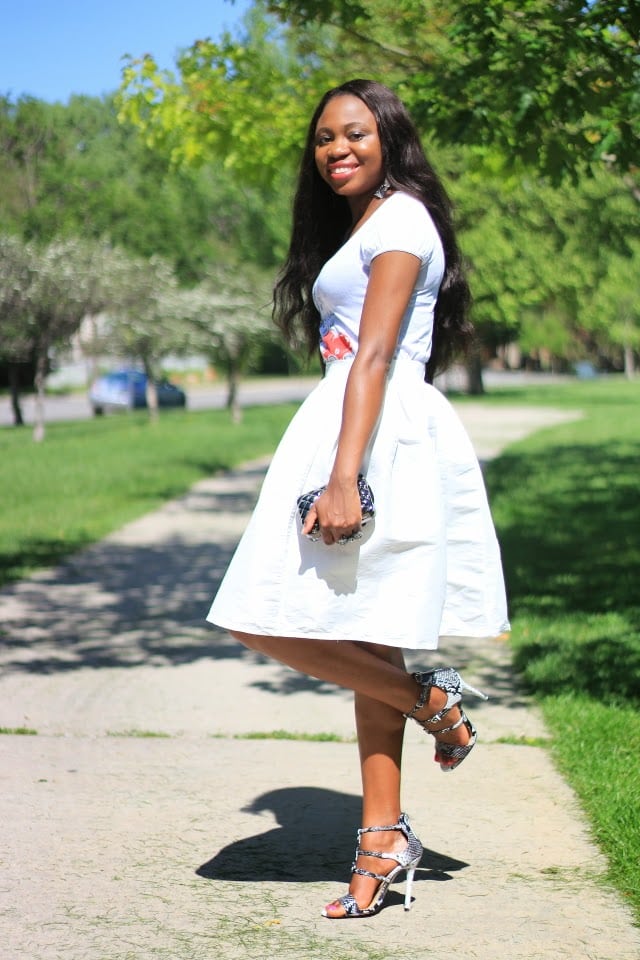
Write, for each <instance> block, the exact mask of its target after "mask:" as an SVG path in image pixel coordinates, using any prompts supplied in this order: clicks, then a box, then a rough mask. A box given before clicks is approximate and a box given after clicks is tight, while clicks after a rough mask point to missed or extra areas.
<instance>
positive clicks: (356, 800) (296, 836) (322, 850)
mask: <svg viewBox="0 0 640 960" xmlns="http://www.w3.org/2000/svg"><path fill="white" fill-rule="evenodd" d="M361 802H362V801H361V799H360V797H356V796H352V795H350V794H346V793H338V792H337V791H335V790H324V789H321V788H319V787H285V788H282V789H279V790H271V791H269V792H268V793H264V794H262V796H260V797H257V798H256V799H255V800H254V801H253V803H251V804H250V805H249V806H248V807H245V808H244V810H243V812H247V813H256V814H259V813H262V812H263V811H264V810H270V811H272V812H273V814H274V815H275V817H276V820H277V821H278V824H279V825H278V826H277V827H274V828H273V829H271V830H268V831H267V832H266V833H259V834H255V835H254V836H252V837H246V838H244V839H243V840H236V841H235V842H234V843H230V844H229V845H228V846H226V847H223V848H222V849H221V850H219V851H218V852H217V853H216V854H215V855H214V856H213V857H212V858H211V859H210V860H208V861H207V862H206V863H203V864H202V866H200V867H198V869H197V870H196V873H197V874H198V876H200V877H205V878H206V879H207V880H240V881H243V880H245V881H251V882H256V881H258V882H260V881H263V882H267V881H271V882H274V881H275V882H282V883H314V882H317V881H335V882H336V883H344V882H345V880H346V879H347V878H348V875H349V865H350V862H351V859H352V851H353V850H354V848H355V830H356V827H357V825H358V824H359V822H360V808H361ZM466 866H468V864H467V863H465V862H464V861H462V860H454V859H453V858H452V857H448V856H446V854H442V853H437V852H436V851H434V850H427V849H425V851H424V854H423V857H422V862H421V865H420V868H419V870H418V872H417V873H416V880H438V881H442V880H451V879H452V877H451V875H450V874H451V873H452V872H456V871H458V870H462V869H463V868H464V867H466Z"/></svg>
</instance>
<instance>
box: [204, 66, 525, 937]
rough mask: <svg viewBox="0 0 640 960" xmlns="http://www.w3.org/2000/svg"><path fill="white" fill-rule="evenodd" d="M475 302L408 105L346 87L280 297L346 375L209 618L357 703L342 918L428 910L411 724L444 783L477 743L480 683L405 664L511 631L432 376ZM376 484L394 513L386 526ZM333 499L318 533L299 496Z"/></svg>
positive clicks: (304, 205) (478, 500)
mask: <svg viewBox="0 0 640 960" xmlns="http://www.w3.org/2000/svg"><path fill="white" fill-rule="evenodd" d="M467 305H468V289H467V285H466V283H465V280H464V278H463V276H462V270H461V263H460V255H459V252H458V249H457V246H456V242H455V238H454V233H453V228H452V223H451V211H450V206H449V203H448V200H447V197H446V194H445V192H444V190H443V188H442V186H441V184H440V182H439V180H438V178H437V176H436V174H435V172H434V171H433V169H432V167H431V166H430V164H429V163H428V162H427V160H426V158H425V156H424V153H423V151H422V148H421V145H420V141H419V138H418V136H417V133H416V131H415V129H414V127H413V124H412V122H411V120H410V118H409V116H408V114H407V112H406V110H405V108H404V106H403V105H402V103H401V102H400V101H399V100H398V98H397V97H396V96H395V95H394V94H393V93H392V92H391V91H390V90H388V89H387V88H386V87H384V86H382V85H381V84H378V83H374V82H372V81H368V80H353V81H350V82H348V83H345V84H343V85H342V86H340V87H337V88H335V89H333V90H330V91H329V92H328V93H326V94H325V96H324V97H323V98H322V100H321V101H320V104H319V105H318V107H317V109H316V111H315V113H314V116H313V118H312V120H311V124H310V127H309V132H308V137H307V142H306V148H305V151H304V155H303V159H302V164H301V170H300V175H299V182H298V188H297V193H296V198H295V202H294V225H293V234H292V240H291V246H290V249H289V255H288V259H287V262H286V264H285V267H284V269H283V272H282V274H281V276H280V278H279V280H278V282H277V284H276V288H275V295H274V317H275V319H276V321H277V322H278V323H279V325H280V326H281V328H282V329H283V330H284V332H285V334H286V335H287V336H288V337H289V338H290V339H292V340H293V339H294V338H295V337H296V335H297V333H298V332H299V331H300V330H301V331H302V333H303V335H304V338H305V340H306V343H307V345H308V346H309V347H310V348H311V349H312V348H313V347H314V346H315V345H316V344H317V341H318V336H320V350H321V353H322V356H323V358H324V360H325V364H326V376H325V377H324V379H323V380H322V381H321V383H320V384H319V385H318V386H317V387H316V388H315V390H314V391H313V392H312V394H311V395H310V396H309V397H308V398H307V400H306V401H305V403H304V404H303V405H302V407H301V408H300V410H299V411H298V413H297V414H296V416H295V417H294V419H293V421H292V422H291V424H290V426H289V428H288V430H287V432H286V434H285V436H284V438H283V440H282V441H281V443H280V445H279V447H278V450H277V452H276V454H275V456H274V459H273V461H272V465H271V467H270V470H269V472H268V474H267V477H266V478H265V482H264V484H263V488H262V492H261V495H260V499H259V502H258V505H257V507H256V510H255V512H254V514H253V517H252V519H251V521H250V523H249V526H248V528H247V530H246V532H245V535H244V537H243V539H242V541H241V543H240V545H239V547H238V550H237V552H236V554H235V557H234V559H233V560H232V563H231V565H230V567H229V570H228V572H227V575H226V577H225V579H224V581H223V583H222V586H221V588H220V590H219V592H218V594H217V596H216V599H215V601H214V603H213V606H212V608H211V611H210V613H209V616H208V619H209V620H211V621H212V622H214V623H217V624H219V625H220V626H223V627H225V628H227V629H228V630H229V632H230V633H231V634H232V635H233V636H234V637H236V638H237V639H238V640H239V641H241V642H242V643H243V644H245V645H246V646H247V647H249V648H250V649H252V650H256V651H259V652H260V653H263V654H266V655H268V656H270V657H272V658H274V659H276V660H278V661H280V662H282V663H285V664H288V665H289V666H290V667H293V668H294V669H296V670H300V671H302V672H304V673H306V674H309V675H310V676H313V677H316V678H318V679H321V680H325V681H332V682H334V683H337V684H339V685H341V686H343V687H346V688H349V689H352V690H353V691H354V696H355V715H356V728H357V734H358V744H359V752H360V763H361V773H362V787H363V805H362V827H361V829H360V830H359V831H358V844H357V848H356V861H355V863H354V869H353V873H352V878H351V884H350V887H349V891H348V892H347V894H345V895H344V896H342V897H340V898H339V899H337V900H336V901H334V902H333V903H331V904H329V905H328V906H326V907H325V909H324V911H323V914H324V916H326V917H329V918H332V919H338V918H342V917H364V916H370V915H371V914H373V913H375V912H376V911H377V910H379V909H380V907H381V906H382V903H383V900H384V897H385V895H386V892H387V890H388V887H389V884H390V883H391V881H392V880H393V879H395V878H396V877H397V876H398V875H399V874H401V873H402V872H404V871H406V873H407V892H406V897H405V908H406V909H408V908H409V906H410V903H411V881H412V879H413V872H414V870H415V868H416V867H417V865H418V863H419V861H420V857H421V855H422V846H421V845H420V841H419V840H418V839H417V837H416V836H415V834H414V833H413V831H412V830H411V827H410V825H409V822H408V819H407V817H406V815H405V814H403V813H401V805H400V764H401V754H402V741H403V733H404V725H405V719H406V718H407V717H410V718H412V719H414V720H415V721H417V723H419V724H420V725H421V726H422V727H423V728H424V730H425V731H426V732H428V733H430V734H432V735H433V736H434V738H435V744H436V754H435V759H436V760H437V761H438V762H439V763H440V765H441V767H442V769H443V770H453V769H454V768H455V767H456V766H458V764H459V763H461V762H462V760H463V759H464V758H465V757H466V756H467V755H468V753H469V751H470V750H471V748H472V747H473V745H474V743H475V741H476V731H475V728H474V727H473V725H472V723H471V722H470V721H469V719H468V718H467V717H466V715H465V713H464V712H463V711H462V709H461V706H460V701H461V694H462V691H463V689H465V688H466V684H464V682H463V681H462V680H461V678H460V676H459V675H458V674H457V673H456V672H455V671H454V670H452V669H450V668H438V669H435V670H431V671H429V672H426V673H415V674H413V675H412V674H409V673H408V672H407V671H406V669H405V666H404V660H403V655H402V648H403V647H404V648H411V649H435V648H436V647H437V645H438V638H439V636H444V635H457V636H465V637H485V636H490V635H497V634H499V633H501V632H503V631H504V630H505V629H507V628H508V624H507V618H506V607H505V600H504V585H503V579H502V572H501V568H500V557H499V551H498V546H497V543H496V539H495V533H494V530H493V525H492V522H491V518H490V515H489V511H488V507H487V502H486V496H485V492H484V487H483V482H482V477H481V474H480V471H479V467H478V463H477V460H476V458H475V455H474V453H473V450H472V448H471V445H470V442H469V440H468V437H467V436H466V434H465V432H464V430H463V428H462V427H461V425H460V423H459V421H458V419H457V417H456V416H455V414H454V413H453V411H452V409H451V407H450V406H449V404H448V403H447V401H446V400H445V399H444V398H443V397H442V396H441V394H440V393H439V392H438V391H437V390H435V389H434V388H433V387H432V386H431V385H430V384H428V383H426V382H425V365H426V366H427V371H428V373H429V374H431V373H432V372H433V371H434V370H435V369H436V368H440V367H442V366H443V365H444V364H445V363H446V361H447V360H448V359H449V358H450V357H451V356H452V355H453V354H454V353H455V352H456V351H457V350H458V349H459V348H460V347H462V346H464V344H465V342H466V341H467V340H468V338H469V336H470V334H471V327H470V325H469V324H468V321H467V319H466V308H467ZM318 328H319V331H320V334H318ZM359 474H364V475H365V476H366V478H367V479H368V481H369V483H370V484H371V488H372V489H373V492H374V495H375V502H376V514H375V518H374V520H372V521H371V522H370V523H368V524H367V525H366V527H362V524H361V519H362V510H361V503H360V497H359V491H358V485H357V478H358V475H359ZM323 485H326V489H325V490H324V492H323V493H321V495H320V496H319V497H318V498H317V500H316V501H315V503H314V504H313V506H312V507H311V509H310V510H309V513H308V514H307V516H306V519H305V521H304V524H302V525H301V523H300V518H299V517H298V515H297V508H296V500H297V498H298V497H299V496H300V495H301V494H304V493H306V492H308V491H309V490H313V489H314V488H318V487H320V486H323ZM314 530H318V534H317V536H316V537H314V538H313V539H310V538H309V537H308V535H309V534H311V533H312V532H313V531H314ZM468 689H472V688H468ZM473 692H475V693H477V691H473Z"/></svg>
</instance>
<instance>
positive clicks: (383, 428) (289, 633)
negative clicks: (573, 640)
mask: <svg viewBox="0 0 640 960" xmlns="http://www.w3.org/2000/svg"><path fill="white" fill-rule="evenodd" d="M350 369H351V361H349V360H339V361H334V362H332V363H330V364H328V367H327V373H326V376H325V377H324V379H323V380H322V381H321V382H320V383H319V384H318V386H317V387H316V388H315V389H314V390H313V391H312V393H311V394H310V396H309V397H308V398H307V399H306V400H305V402H304V403H303V404H302V406H301V407H300V409H299V410H298V412H297V413H296V415H295V416H294V418H293V420H292V421H291V423H290V425H289V427H288V429H287V431H286V433H285V435H284V437H283V439H282V441H281V442H280V444H279V446H278V449H277V451H276V453H275V455H274V457H273V460H272V462H271V466H270V468H269V470H268V472H267V475H266V477H265V480H264V483H263V486H262V491H261V493H260V498H259V500H258V504H257V506H256V509H255V511H254V513H253V515H252V517H251V520H250V521H249V524H248V526H247V529H246V531H245V533H244V535H243V537H242V539H241V541H240V544H239V545H238V548H237V550H236V553H235V555H234V557H233V559H232V561H231V564H230V565H229V568H228V570H227V573H226V575H225V578H224V580H223V582H222V584H221V586H220V589H219V591H218V593H217V595H216V598H215V600H214V602H213V604H212V606H211V609H210V611H209V614H208V617H207V619H208V620H209V621H211V622H212V623H215V624H218V625H219V626H221V627H224V628H226V629H229V630H238V631H241V632H244V633H251V634H258V635H265V636H285V637H296V638H299V639H300V640H301V641H304V639H307V638H308V639H324V640H330V641H334V642H335V641H339V640H354V641H360V642H369V643H379V644H384V645H387V646H391V647H402V648H405V649H426V650H434V649H436V648H437V646H438V640H439V637H441V636H456V637H468V638H471V639H473V638H480V637H488V636H498V635H500V634H502V633H504V632H505V631H506V630H508V620H507V613H506V601H505V591H504V582H503V577H502V567H501V562H500V552H499V548H498V544H497V540H496V536H495V531H494V528H493V523H492V520H491V515H490V512H489V507H488V503H487V498H486V493H485V489H484V482H483V479H482V474H481V471H480V467H479V465H478V461H477V458H476V456H475V453H474V451H473V448H472V446H471V443H470V440H469V438H468V436H467V434H466V432H465V430H464V428H463V427H462V424H461V423H460V420H459V419H458V417H457V415H456V414H455V412H454V411H453V408H452V407H451V405H450V404H449V403H448V401H447V400H446V399H445V397H443V396H442V394H440V393H439V391H438V390H436V389H435V388H434V387H432V386H429V385H428V384H426V383H425V382H424V366H423V365H422V364H421V363H418V362H415V361H410V360H397V361H396V362H395V363H394V365H393V368H392V370H391V372H390V375H389V379H388V382H387V388H386V393H385V400H384V404H383V408H382V411H381V415H380V418H379V421H378V424H377V426H376V429H375V431H374V434H373V437H372V440H371V443H370V446H369V449H368V451H367V455H366V457H365V461H364V463H363V464H362V472H363V473H365V474H366V476H367V479H368V480H369V483H370V484H371V487H372V489H373V492H374V497H375V503H376V515H375V518H374V519H373V521H371V522H370V523H369V524H367V526H366V527H365V528H364V530H363V536H362V539H361V540H357V541H355V542H353V543H350V544H348V545H346V546H337V545H334V546H330V547H328V546H325V544H324V543H322V541H316V542H312V541H310V540H308V539H307V538H305V537H303V536H302V535H301V532H300V519H299V517H298V512H297V505H296V500H297V498H298V497H299V496H300V494H302V493H305V492H307V491H308V490H312V489H315V488H316V487H319V486H321V485H322V484H324V483H326V482H327V479H328V476H329V473H330V471H331V468H332V465H333V460H334V457H335V452H336V448H337V440H338V435H339V431H340V425H341V420H342V405H343V398H344V391H345V387H346V384H347V380H348V376H349V371H350Z"/></svg>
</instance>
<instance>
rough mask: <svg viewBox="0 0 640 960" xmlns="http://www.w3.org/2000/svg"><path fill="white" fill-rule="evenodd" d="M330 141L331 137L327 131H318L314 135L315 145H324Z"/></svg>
mask: <svg viewBox="0 0 640 960" xmlns="http://www.w3.org/2000/svg"><path fill="white" fill-rule="evenodd" d="M330 142H331V137H330V136H329V134H328V133H319V134H318V136H317V137H316V147H324V146H326V144H327V143H330Z"/></svg>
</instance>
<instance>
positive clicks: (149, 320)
mask: <svg viewBox="0 0 640 960" xmlns="http://www.w3.org/2000/svg"><path fill="white" fill-rule="evenodd" d="M110 286H111V291H110V297H109V306H108V319H109V323H108V331H107V340H108V343H109V345H110V348H111V350H113V351H114V352H115V353H117V354H118V355H119V356H123V357H126V358H127V359H129V360H132V361H134V362H137V363H140V364H141V366H142V368H143V370H144V372H145V374H146V375H147V407H148V409H149V416H150V418H151V419H152V420H156V419H157V416H158V396H157V390H156V387H155V381H156V380H157V378H158V376H159V374H160V365H161V362H162V360H163V358H164V357H166V356H167V354H168V353H170V352H171V351H172V350H175V349H177V348H180V346H181V345H182V344H183V343H184V340H185V335H184V331H183V330H182V325H181V321H182V319H183V313H184V309H183V304H182V302H181V300H180V297H179V293H178V285H177V281H176V277H175V273H174V271H173V268H172V267H171V265H170V264H169V263H167V261H166V260H163V259H162V258H161V257H151V258H150V259H149V260H144V259H142V258H133V257H129V256H127V255H124V254H122V253H115V254H114V256H113V259H112V269H111V276H110Z"/></svg>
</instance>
